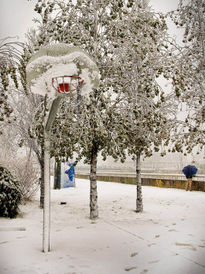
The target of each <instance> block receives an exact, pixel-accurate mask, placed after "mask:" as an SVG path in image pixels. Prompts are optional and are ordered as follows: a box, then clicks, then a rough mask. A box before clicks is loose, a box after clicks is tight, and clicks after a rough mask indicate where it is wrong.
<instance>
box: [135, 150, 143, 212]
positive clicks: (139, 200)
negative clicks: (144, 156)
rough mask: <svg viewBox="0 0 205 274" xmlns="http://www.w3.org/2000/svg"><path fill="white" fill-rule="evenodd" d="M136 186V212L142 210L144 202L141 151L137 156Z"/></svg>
mask: <svg viewBox="0 0 205 274" xmlns="http://www.w3.org/2000/svg"><path fill="white" fill-rule="evenodd" d="M136 186H137V189H136V190H137V198H136V212H142V211H143V203H142V179H141V163H140V153H138V154H137V158H136Z"/></svg>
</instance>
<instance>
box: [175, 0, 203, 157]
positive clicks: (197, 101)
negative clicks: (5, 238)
mask: <svg viewBox="0 0 205 274" xmlns="http://www.w3.org/2000/svg"><path fill="white" fill-rule="evenodd" d="M170 15H171V18H172V19H173V21H174V22H175V24H176V25H177V26H178V27H179V28H183V29H184V39H183V45H182V46H181V47H180V48H179V49H180V50H179V53H178V57H177V59H176V61H177V69H176V70H175V73H174V75H173V86H174V87H175V91H176V93H177V94H178V97H179V100H181V102H182V105H183V106H184V109H185V110H186V117H185V118H184V124H183V125H182V127H181V129H180V130H178V135H177V136H180V138H178V139H177V140H175V143H176V149H178V150H180V151H183V146H184V145H185V147H186V150H187V152H188V153H190V152H191V150H192V148H193V147H194V146H196V145H199V147H200V149H201V148H202V147H203V146H204V145H205V142H204V140H205V40H204V37H205V3H204V1H201V0H188V1H185V0H179V4H178V9H177V10H176V11H173V12H171V13H170Z"/></svg>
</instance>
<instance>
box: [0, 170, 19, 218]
mask: <svg viewBox="0 0 205 274" xmlns="http://www.w3.org/2000/svg"><path fill="white" fill-rule="evenodd" d="M21 199H22V194H21V190H20V187H19V183H18V181H17V180H16V179H15V178H14V177H13V176H12V175H11V173H10V172H9V171H8V170H7V169H6V168H4V167H1V166H0V216H1V217H9V218H14V217H16V216H17V215H18V206H19V204H20V202H21Z"/></svg>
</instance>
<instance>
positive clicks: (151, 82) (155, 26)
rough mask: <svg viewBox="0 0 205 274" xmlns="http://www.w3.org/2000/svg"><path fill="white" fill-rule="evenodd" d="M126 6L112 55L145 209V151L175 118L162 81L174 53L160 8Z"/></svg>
mask: <svg viewBox="0 0 205 274" xmlns="http://www.w3.org/2000/svg"><path fill="white" fill-rule="evenodd" d="M127 6H128V7H129V8H127V9H124V10H123V13H122V15H121V17H120V18H118V20H117V24H115V25H114V26H113V31H112V32H111V33H110V35H111V36H112V40H113V41H114V42H115V43H113V44H114V48H113V58H115V59H116V60H118V62H115V65H116V67H115V71H116V73H115V75H114V77H116V78H114V77H113V80H114V81H115V89H121V90H122V91H123V92H124V93H125V94H126V96H127V104H125V105H124V107H123V110H122V114H123V115H122V116H121V117H122V119H124V120H122V121H123V122H122V123H123V124H124V134H123V137H124V140H122V142H125V143H126V147H127V149H128V153H129V154H130V155H132V156H133V159H135V160H136V184H137V199H136V211H137V212H142V210H143V203H142V190H141V175H140V172H141V169H140V157H141V156H144V157H149V156H151V155H152V152H153V150H154V151H159V150H160V147H161V146H162V144H163V139H164V140H165V139H166V140H168V135H169V131H170V127H171V125H173V123H172V120H173V118H175V117H173V115H172V116H171V112H172V109H173V108H174V107H175V103H174V100H173V99H174V97H173V96H172V95H171V94H170V93H168V91H166V93H165V91H164V90H163V89H162V88H161V87H160V85H159V83H158V81H157V79H158V78H159V76H163V77H164V78H165V79H168V78H169V77H170V70H171V66H172V65H173V62H172V60H173V59H172V55H171V50H170V49H171V48H170V45H169V37H168V35H167V26H166V22H165V19H164V17H163V15H157V14H155V13H154V12H153V11H152V10H151V9H150V7H149V6H148V4H147V1H142V0H139V1H130V2H128V4H127ZM123 116H124V117H123ZM168 117H169V118H168Z"/></svg>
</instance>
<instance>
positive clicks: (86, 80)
mask: <svg viewBox="0 0 205 274" xmlns="http://www.w3.org/2000/svg"><path fill="white" fill-rule="evenodd" d="M53 47H54V46H53ZM59 47H60V48H59ZM61 47H62V48H61ZM48 49H49V51H48ZM59 49H60V50H61V51H60V50H59ZM66 51H68V53H66ZM46 54H48V55H46ZM52 54H54V55H55V56H52ZM60 54H61V55H60ZM56 55H58V56H56ZM79 68H80V71H81V72H80V73H79ZM26 71H27V80H28V82H30V84H31V91H32V92H33V93H35V94H40V95H43V96H44V95H45V94H47V95H48V97H49V98H51V99H53V98H54V99H55V98H56V96H58V95H59V94H58V92H56V90H55V89H54V88H53V87H52V77H57V76H64V75H78V74H79V76H80V77H81V78H82V80H83V87H82V93H81V94H82V95H83V96H86V95H87V94H89V93H90V92H91V91H92V89H93V88H96V87H97V86H98V84H99V78H100V75H99V70H98V68H97V65H96V64H95V62H94V61H93V60H92V59H91V58H90V57H89V56H88V55H87V54H86V53H85V52H83V51H82V50H81V49H79V48H75V47H69V46H68V45H64V44H58V45H55V47H54V48H52V46H49V47H45V50H43V49H41V50H40V51H39V54H38V53H37V54H36V55H34V56H33V58H31V61H30V62H29V63H28V65H27V68H26Z"/></svg>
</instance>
